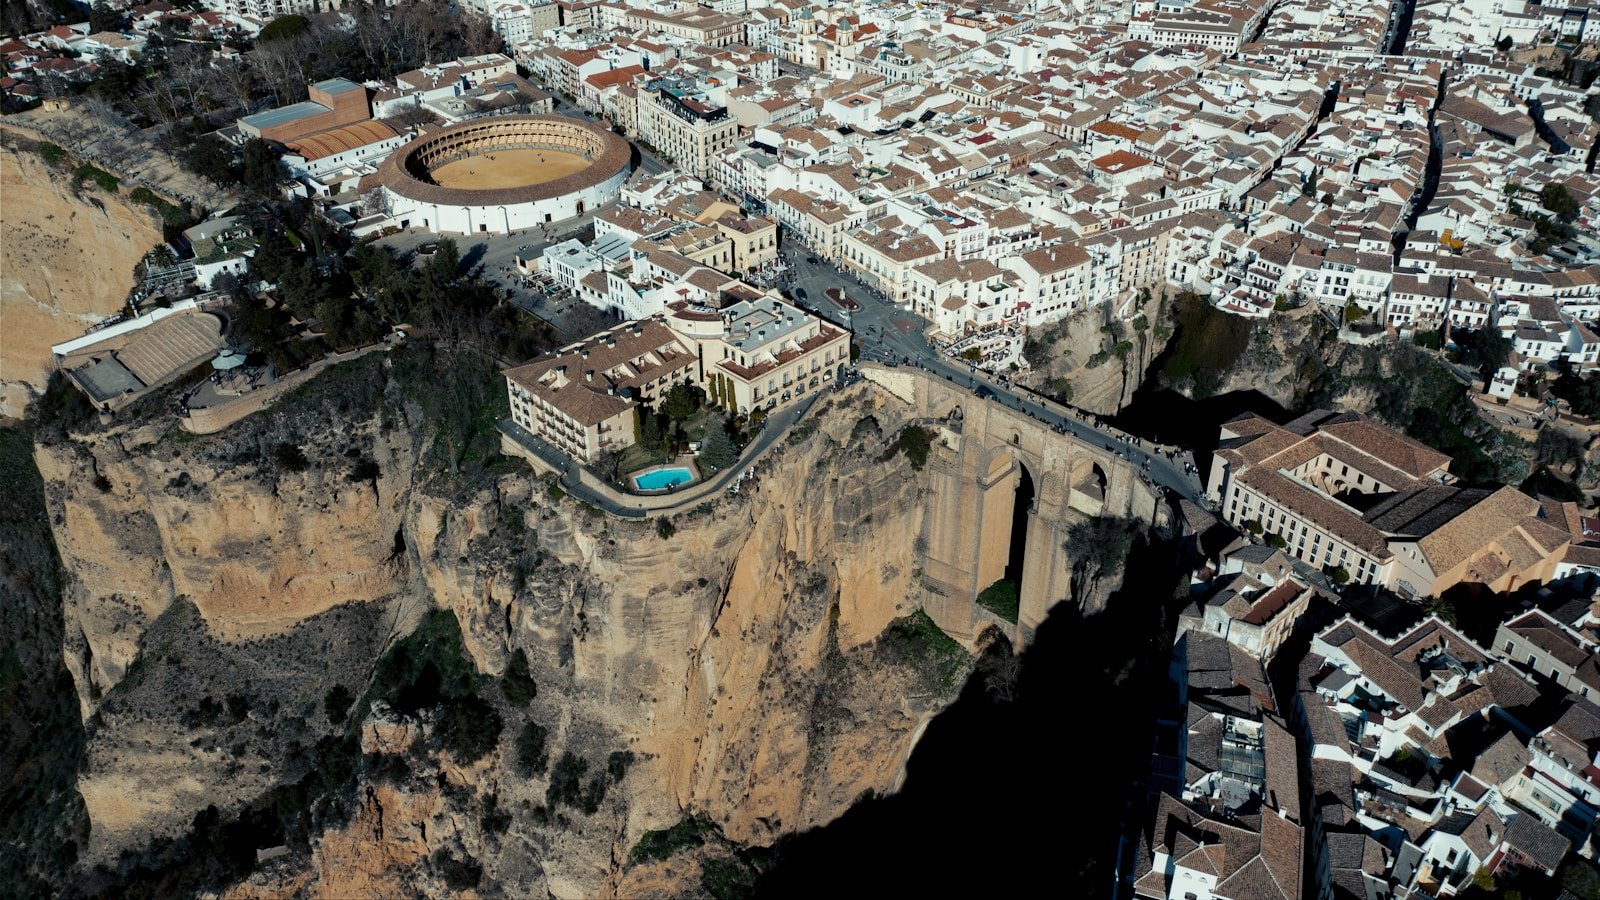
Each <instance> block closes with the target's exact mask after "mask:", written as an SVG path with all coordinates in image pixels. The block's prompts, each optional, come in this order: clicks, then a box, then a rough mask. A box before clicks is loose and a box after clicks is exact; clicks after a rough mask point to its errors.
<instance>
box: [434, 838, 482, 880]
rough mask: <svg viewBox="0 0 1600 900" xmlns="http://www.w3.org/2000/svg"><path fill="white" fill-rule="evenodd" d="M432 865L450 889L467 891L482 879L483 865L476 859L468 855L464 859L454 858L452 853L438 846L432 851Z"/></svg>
mask: <svg viewBox="0 0 1600 900" xmlns="http://www.w3.org/2000/svg"><path fill="white" fill-rule="evenodd" d="M433 867H434V868H435V869H437V870H438V871H439V874H440V876H442V877H443V878H444V883H445V884H446V885H448V886H449V887H450V889H451V890H456V891H468V890H471V889H473V888H475V887H477V886H478V882H480V881H482V880H483V866H481V865H478V861H477V860H475V859H473V858H472V857H470V856H468V857H466V858H465V859H456V857H455V856H454V854H452V853H451V852H450V851H448V850H446V849H445V848H443V847H440V848H439V849H438V850H436V851H434V854H433Z"/></svg>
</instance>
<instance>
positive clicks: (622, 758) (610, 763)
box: [606, 750, 634, 781]
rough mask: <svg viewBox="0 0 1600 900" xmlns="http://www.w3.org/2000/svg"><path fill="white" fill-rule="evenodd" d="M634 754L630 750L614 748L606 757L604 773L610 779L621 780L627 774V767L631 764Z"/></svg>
mask: <svg viewBox="0 0 1600 900" xmlns="http://www.w3.org/2000/svg"><path fill="white" fill-rule="evenodd" d="M633 762H634V755H633V751H632V750H614V751H612V753H611V755H610V756H608V757H606V774H608V775H610V776H611V780H612V781H621V780H622V778H623V776H625V775H627V774H628V768H629V767H630V766H632V765H633Z"/></svg>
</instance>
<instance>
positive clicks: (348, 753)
mask: <svg viewBox="0 0 1600 900" xmlns="http://www.w3.org/2000/svg"><path fill="white" fill-rule="evenodd" d="M461 365H463V363H462V362H461V361H460V360H455V359H451V360H446V359H444V358H442V357H441V356H439V355H438V354H435V353H430V352H428V351H418V350H410V351H397V352H396V353H394V354H390V355H387V356H384V355H377V356H372V357H368V358H366V359H363V360H360V361H357V362H354V363H350V364H347V365H346V366H344V367H341V368H340V369H336V370H334V371H333V372H330V373H328V374H326V375H324V376H323V377H322V378H320V379H318V380H317V381H315V382H313V383H312V384H311V385H309V386H308V387H307V388H305V389H303V390H302V391H301V393H300V394H297V395H295V396H294V397H293V398H292V399H291V401H286V402H285V403H283V404H281V405H279V406H278V407H276V408H274V409H272V410H270V411H268V412H266V413H263V414H260V415H258V416H256V417H253V418H252V419H250V420H247V421H246V422H243V423H241V424H240V425H238V426H236V427H235V428H233V429H230V430H229V431H227V432H224V433H221V434H218V435H213V436H208V437H195V436H193V435H189V434H187V433H185V432H182V431H181V430H178V429H177V428H176V427H175V426H174V424H173V423H172V421H171V418H170V416H163V415H160V414H149V415H135V416H133V417H132V418H131V420H130V421H128V422H126V423H122V424H118V425H115V426H97V425H95V424H94V423H93V422H91V421H88V420H87V419H82V420H78V421H74V422H70V423H67V424H59V425H52V424H51V423H45V424H44V425H43V426H42V428H41V439H40V442H39V444H38V447H37V449H36V452H35V460H36V462H37V465H38V468H39V471H40V473H41V474H42V475H43V478H44V483H45V485H46V498H47V500H46V505H47V510H48V513H47V514H48V517H49V521H50V524H51V528H52V531H53V533H54V538H55V542H56V544H57V546H58V548H59V551H60V556H61V563H62V571H63V573H64V575H63V585H62V610H63V614H62V618H63V627H62V631H63V635H64V637H63V643H64V650H65V660H66V665H67V668H68V669H69V670H70V672H71V675H72V681H73V684H74V685H75V690H76V699H77V704H78V708H79V712H80V713H81V716H82V719H83V722H84V735H85V740H84V746H85V751H84V761H83V764H82V766H81V768H80V769H79V771H78V773H77V789H78V791H79V793H81V796H82V798H83V803H84V806H85V808H86V813H87V835H86V837H85V839H84V841H83V844H82V846H81V847H80V848H79V850H80V854H79V859H78V863H77V871H78V873H79V874H78V881H77V884H78V885H79V888H80V890H81V891H82V892H83V893H89V894H100V893H120V894H124V895H128V894H133V895H138V894H141V893H145V892H162V891H165V890H168V889H170V888H172V886H173V885H183V886H186V887H190V888H194V889H200V890H206V891H213V892H220V893H222V894H225V895H228V896H269V895H271V896H278V895H284V894H289V893H297V892H300V893H309V894H312V895H322V896H329V895H337V896H357V895H367V896H371V895H380V894H393V893H409V892H428V893H433V892H439V891H452V890H465V889H470V888H472V887H474V886H476V885H478V884H482V885H484V886H489V885H493V886H494V889H495V890H496V891H501V892H506V893H512V894H518V895H528V894H548V895H551V896H558V897H567V896H573V897H576V896H644V895H674V896H675V895H681V894H683V893H686V892H688V893H694V892H700V891H711V892H713V893H715V892H716V890H717V889H718V888H719V886H724V885H726V884H740V883H744V882H747V881H748V880H749V879H750V878H753V877H754V874H755V870H756V863H755V861H754V860H753V858H752V857H751V856H750V855H749V851H750V850H751V848H759V847H761V846H765V845H768V844H770V843H772V842H773V841H774V840H776V839H777V838H779V837H781V836H783V835H785V834H789V833H792V832H795V831H799V830H802V829H804V828H807V827H809V826H813V825H817V824H820V823H824V822H828V821H830V820H832V819H834V818H836V817H838V816H839V815H840V814H841V813H842V812H843V811H844V810H845V809H847V808H848V807H849V806H850V805H851V804H852V803H853V802H855V801H856V800H857V799H858V798H859V797H861V796H863V795H864V794H870V793H883V792H887V791H890V790H892V789H893V788H894V787H895V785H896V783H897V780H898V778H899V777H900V773H901V769H902V766H903V764H904V762H905V760H906V757H907V755H908V754H909V752H910V749H911V747H912V745H913V743H914V741H915V739H916V735H917V734H918V732H919V729H920V728H922V726H924V725H925V724H926V723H927V721H928V720H929V719H930V718H931V717H932V716H933V715H934V714H935V713H936V712H937V711H939V710H940V709H941V708H943V706H944V705H945V704H946V703H947V702H948V701H949V700H950V699H951V698H952V697H953V695H954V691H955V688H956V687H958V686H959V683H960V681H961V680H962V679H963V677H964V673H965V672H966V671H967V670H968V669H969V668H970V666H971V658H970V656H969V654H968V651H966V650H963V649H962V648H960V647H959V645H956V644H955V643H954V642H953V641H950V640H949V639H948V638H946V637H944V636H943V634H942V633H939V632H938V630H937V629H936V628H933V627H932V625H931V623H930V622H927V620H926V617H925V616H923V615H921V614H920V613H919V612H918V609H917V605H916V596H917V586H916V582H917V579H918V577H919V574H920V572H919V570H918V567H917V560H916V550H915V547H916V545H917V536H918V532H919V529H920V527H921V521H922V492H923V491H924V490H925V488H923V487H922V486H921V485H920V484H919V480H918V478H917V477H916V473H915V472H914V471H913V470H912V469H911V468H910V464H909V462H908V461H907V460H906V458H905V457H904V456H903V455H894V454H890V453H887V452H886V451H887V450H888V448H889V447H890V445H891V443H892V442H893V440H894V438H895V437H896V435H897V434H898V432H899V431H900V429H901V427H902V426H903V425H904V424H906V416H907V410H906V409H905V408H904V407H903V406H902V405H901V404H900V403H899V401H897V400H895V399H894V398H892V397H890V396H888V395H887V394H883V393H881V392H879V391H878V390H876V389H875V388H872V387H870V386H869V385H857V386H855V387H853V388H851V389H849V390H847V391H845V392H842V393H840V394H838V395H835V396H833V397H830V398H828V399H827V400H825V401H823V403H822V404H819V409H817V410H815V411H813V413H812V415H811V417H810V418H809V419H808V423H807V424H806V425H804V426H802V427H801V428H799V429H796V431H795V432H794V433H792V434H791V435H790V436H789V437H788V438H786V446H785V447H784V448H783V452H781V453H778V454H774V455H773V457H771V461H770V462H763V463H762V471H761V473H760V475H759V477H758V478H757V480H756V481H755V485H756V486H755V488H754V489H753V490H747V491H745V492H744V493H742V494H741V495H740V496H738V497H726V498H724V499H721V500H719V501H717V502H716V503H712V504H706V505H703V506H702V507H700V508H698V509H696V510H694V511H692V512H688V513H683V514H680V515H678V516H676V517H674V518H672V519H670V520H666V521H665V522H657V521H647V522H635V521H625V520H617V519H612V518H607V517H605V516H602V515H601V514H600V513H599V512H598V511H595V510H593V509H590V508H588V507H586V506H585V505H583V504H581V503H580V502H579V501H577V500H575V499H573V498H571V497H565V496H562V495H561V492H560V491H559V489H558V488H554V487H553V485H552V484H551V483H549V482H546V481H545V480H543V479H540V478H537V477H535V476H534V475H533V473H531V472H530V471H529V470H527V469H526V468H524V467H522V466H521V464H520V463H517V464H513V463H512V462H511V461H510V460H508V459H506V458H503V457H499V456H498V455H497V454H494V453H493V452H492V449H491V445H490V444H489V443H488V441H490V440H491V438H490V437H489V436H488V435H489V433H491V432H492V429H490V431H489V432H485V431H484V430H483V429H482V428H481V427H479V426H481V425H482V421H478V422H476V423H471V422H468V423H467V424H466V427H465V428H464V429H463V430H461V431H460V432H459V434H457V433H454V432H449V427H450V423H452V422H454V421H456V417H455V416H454V414H453V413H451V412H450V411H449V410H440V409H438V408H437V407H436V406H435V405H434V404H435V403H436V402H437V399H436V398H434V399H430V398H429V397H427V396H422V395H421V394H420V393H419V385H422V384H425V383H427V382H429V381H430V380H432V379H434V378H435V376H436V375H437V374H438V372H439V371H440V368H441V367H449V366H461ZM491 387H492V383H491ZM480 399H481V400H482V401H483V402H484V403H486V404H488V406H487V410H488V412H487V415H488V418H487V419H484V420H483V421H492V415H493V395H492V394H487V395H486V396H485V397H483V398H480ZM151 408H154V406H153V405H152V407H151ZM146 412H149V410H148V409H147V410H146ZM479 412H480V413H482V412H483V411H482V410H480V411H479ZM482 418H483V417H482V415H480V419H482ZM441 423H444V424H441ZM474 429H476V430H474ZM457 437H460V440H457ZM513 686H514V689H513ZM674 829H676V830H674ZM641 847H642V848H643V850H641V849H640V848H641ZM662 847H666V848H668V850H669V852H663V851H662V849H661V848H662ZM205 848H210V849H209V850H206V849H205ZM680 849H681V851H682V852H670V851H677V850H680ZM196 859H203V860H205V861H204V862H203V863H199V864H197V863H196ZM219 859H220V860H221V861H220V862H219ZM258 861H259V864H258Z"/></svg>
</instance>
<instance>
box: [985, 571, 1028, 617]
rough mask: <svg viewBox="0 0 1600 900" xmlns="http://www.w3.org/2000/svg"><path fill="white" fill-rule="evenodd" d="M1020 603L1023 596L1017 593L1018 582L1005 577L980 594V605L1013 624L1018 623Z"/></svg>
mask: <svg viewBox="0 0 1600 900" xmlns="http://www.w3.org/2000/svg"><path fill="white" fill-rule="evenodd" d="M1020 604H1021V597H1019V596H1018V595H1017V586H1016V584H1015V583H1013V582H1011V581H1009V580H1007V579H1005V578H1002V579H1000V580H999V581H996V582H995V583H994V584H991V585H989V586H988V587H986V588H984V589H983V593H981V594H979V595H978V605H979V606H981V607H983V608H984V609H987V610H988V611H990V612H992V613H994V614H995V615H997V616H999V617H1000V618H1002V619H1005V620H1006V621H1007V622H1010V623H1011V624H1013V625H1015V624H1017V611H1018V608H1019V606H1020Z"/></svg>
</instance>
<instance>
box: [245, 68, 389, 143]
mask: <svg viewBox="0 0 1600 900" xmlns="http://www.w3.org/2000/svg"><path fill="white" fill-rule="evenodd" d="M306 93H307V95H308V99H306V100H303V101H301V102H299V103H291V104H289V105H288V106H280V107H278V108H277V109H269V110H267V111H265V112H259V113H256V114H255V115H253V116H245V117H244V118H242V119H240V120H239V131H240V132H242V133H244V134H245V135H247V136H249V137H256V138H261V139H262V140H264V141H277V142H279V143H283V144H287V143H289V142H291V141H294V140H297V139H299V138H303V137H306V136H308V135H312V134H316V133H317V132H319V131H328V130H330V129H333V128H339V127H341V126H344V125H353V124H355V123H356V122H365V121H367V120H369V119H371V118H372V105H371V103H370V102H368V100H367V89H366V88H365V87H362V86H361V85H359V84H356V83H355V82H353V81H349V80H346V79H344V78H329V79H328V80H327V81H319V82H317V83H316V84H313V85H311V86H310V87H308V88H307V89H306Z"/></svg>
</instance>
